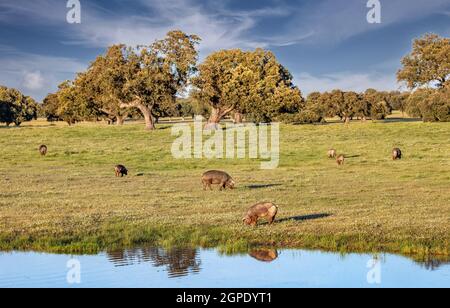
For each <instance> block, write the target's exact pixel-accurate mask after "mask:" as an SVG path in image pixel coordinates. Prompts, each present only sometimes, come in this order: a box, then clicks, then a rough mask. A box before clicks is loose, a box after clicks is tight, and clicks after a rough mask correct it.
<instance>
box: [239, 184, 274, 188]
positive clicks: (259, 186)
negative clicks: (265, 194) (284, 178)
mask: <svg viewBox="0 0 450 308" xmlns="http://www.w3.org/2000/svg"><path fill="white" fill-rule="evenodd" d="M277 186H282V185H281V184H261V185H259V184H255V185H248V186H245V187H246V188H248V189H264V188H271V187H277Z"/></svg>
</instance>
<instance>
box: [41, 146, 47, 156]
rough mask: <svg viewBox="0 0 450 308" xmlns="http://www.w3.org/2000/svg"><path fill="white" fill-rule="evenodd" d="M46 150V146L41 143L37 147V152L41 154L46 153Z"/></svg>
mask: <svg viewBox="0 0 450 308" xmlns="http://www.w3.org/2000/svg"><path fill="white" fill-rule="evenodd" d="M47 151H48V148H47V146H46V145H41V146H40V147H39V153H41V155H42V156H45V155H47Z"/></svg>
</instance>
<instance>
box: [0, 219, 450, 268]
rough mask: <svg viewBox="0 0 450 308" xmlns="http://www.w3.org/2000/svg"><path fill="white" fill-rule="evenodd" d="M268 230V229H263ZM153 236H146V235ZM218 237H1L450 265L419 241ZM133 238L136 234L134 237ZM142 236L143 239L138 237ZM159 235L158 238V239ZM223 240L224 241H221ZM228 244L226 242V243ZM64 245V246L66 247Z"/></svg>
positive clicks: (78, 245) (22, 242)
mask: <svg viewBox="0 0 450 308" xmlns="http://www.w3.org/2000/svg"><path fill="white" fill-rule="evenodd" d="M263 229H265V230H267V227H263ZM149 233H150V234H151V235H152V236H148V235H147V236H146V235H145V234H149ZM211 233H212V234H214V235H215V236H211V237H210V238H208V237H207V234H205V233H202V232H200V233H198V230H197V231H196V230H192V229H188V230H184V231H181V230H177V233H176V235H175V234H173V233H170V232H167V231H164V230H159V231H156V230H155V231H150V230H148V229H146V230H145V231H144V230H142V231H136V230H134V231H133V232H127V233H126V234H124V237H123V238H121V239H117V238H115V239H114V238H109V239H107V238H105V237H98V238H97V239H96V240H92V238H90V240H91V241H89V240H87V239H85V240H81V241H80V239H79V238H78V239H69V238H67V237H61V238H58V237H55V238H49V237H44V238H41V239H40V238H34V239H31V238H27V237H19V238H15V239H12V238H10V239H9V240H5V238H4V237H1V236H0V252H2V251H3V252H10V251H23V252H28V251H31V252H43V253H57V254H88V255H89V254H98V253H101V252H105V251H114V250H120V249H131V248H136V247H143V246H159V247H165V248H171V247H178V248H182V247H196V248H203V249H218V250H219V251H221V252H223V253H224V254H235V253H246V252H248V251H249V250H251V249H259V248H274V249H288V250H289V249H302V250H309V251H321V252H326V253H341V254H371V253H374V254H377V253H382V254H394V255H399V256H403V257H407V258H410V259H413V260H415V261H426V260H430V259H438V260H442V261H450V249H449V247H448V246H447V245H442V246H441V245H438V244H436V243H434V244H435V245H434V246H428V245H426V244H424V243H423V242H420V241H418V242H417V243H415V242H414V241H403V242H395V241H392V242H384V243H380V242H370V241H364V238H363V237H359V239H358V240H355V237H354V236H340V237H339V236H329V235H325V236H318V235H315V236H311V235H309V236H308V235H305V236H303V237H299V236H296V237H295V241H294V239H293V241H286V240H285V239H284V240H283V241H278V242H277V240H276V239H273V240H269V241H263V240H261V239H247V238H244V237H239V236H232V235H231V234H229V233H227V232H225V231H223V233H219V232H218V231H217V230H213V231H211ZM131 234H134V236H135V237H134V236H133V235H131ZM137 234H139V236H136V235H137ZM155 235H156V236H157V238H155ZM219 238H220V239H219ZM225 238H226V240H223V239H225ZM62 242H64V244H62Z"/></svg>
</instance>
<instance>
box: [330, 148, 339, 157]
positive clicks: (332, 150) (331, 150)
mask: <svg viewBox="0 0 450 308" xmlns="http://www.w3.org/2000/svg"><path fill="white" fill-rule="evenodd" d="M336 156H337V151H336V150H335V149H330V150H329V151H328V158H336Z"/></svg>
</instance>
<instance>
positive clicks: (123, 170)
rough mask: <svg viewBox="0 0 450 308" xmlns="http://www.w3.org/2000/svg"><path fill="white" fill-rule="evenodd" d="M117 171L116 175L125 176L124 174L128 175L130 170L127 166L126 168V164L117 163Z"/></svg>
mask: <svg viewBox="0 0 450 308" xmlns="http://www.w3.org/2000/svg"><path fill="white" fill-rule="evenodd" d="M114 170H115V172H116V177H119V176H120V177H123V176H124V175H128V170H127V168H125V166H123V165H117V166H116V167H115V168H114Z"/></svg>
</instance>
